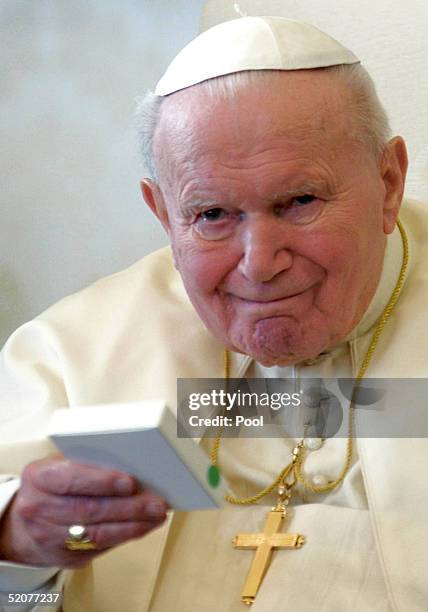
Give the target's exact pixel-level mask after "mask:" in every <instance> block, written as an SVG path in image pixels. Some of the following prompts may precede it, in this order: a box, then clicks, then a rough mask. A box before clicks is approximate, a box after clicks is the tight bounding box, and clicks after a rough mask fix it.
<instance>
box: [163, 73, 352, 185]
mask: <svg viewBox="0 0 428 612" xmlns="http://www.w3.org/2000/svg"><path fill="white" fill-rule="evenodd" d="M351 116H352V95H351V93H350V92H349V91H348V90H347V87H346V86H345V85H344V83H343V82H342V81H341V80H340V79H338V78H337V77H336V76H333V75H332V74H331V72H330V71H329V70H328V69H327V70H326V69H315V70H298V71H287V72H284V71H272V70H263V71H252V72H251V73H244V74H241V75H235V74H234V75H227V76H224V77H219V78H217V79H211V82H205V83H201V84H198V85H195V86H193V87H189V88H187V89H185V90H182V91H179V92H176V93H174V94H172V95H170V96H168V97H167V98H165V99H164V101H163V103H162V106H161V112H160V118H159V122H158V126H157V130H156V134H155V141H154V155H155V160H156V163H157V167H158V169H159V170H160V171H161V172H162V169H163V170H167V174H170V172H171V171H173V166H175V165H176V164H185V163H186V162H187V163H188V161H189V159H190V158H197V157H204V156H209V155H226V154H228V152H230V153H231V154H232V152H234V153H235V154H236V155H239V154H240V151H241V152H242V154H248V152H249V150H253V152H254V153H257V151H258V150H263V148H264V147H265V146H266V143H267V142H268V141H269V143H270V144H271V145H274V146H275V143H278V145H279V146H281V147H288V146H289V147H296V146H299V145H300V146H302V147H303V146H308V147H310V146H312V145H313V146H321V145H322V146H327V147H328V146H330V147H331V146H332V145H336V144H337V143H339V142H343V140H344V138H345V137H346V135H347V134H349V132H350V129H349V128H350V122H351V121H350V119H351Z"/></svg>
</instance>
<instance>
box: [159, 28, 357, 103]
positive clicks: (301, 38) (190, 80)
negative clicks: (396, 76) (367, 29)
mask: <svg viewBox="0 0 428 612" xmlns="http://www.w3.org/2000/svg"><path fill="white" fill-rule="evenodd" d="M358 62H359V60H358V58H357V57H356V56H355V55H354V54H353V53H352V52H351V51H349V49H346V48H345V47H344V46H343V45H341V44H340V43H338V42H337V41H336V40H335V39H334V38H332V37H331V36H329V35H328V34H325V33H324V32H321V30H318V28H316V27H315V26H312V25H310V24H308V23H303V22H302V21H295V20H294V19H285V18H284V17H242V18H240V19H232V20H231V21H226V22H224V23H220V24H218V25H216V26H214V27H212V28H210V29H209V30H206V31H205V32H203V33H202V34H200V35H199V36H197V37H196V38H195V39H194V40H192V41H191V42H190V43H189V44H188V45H186V47H184V49H182V50H181V51H180V52H179V53H178V55H176V57H175V58H174V59H173V60H172V62H171V63H170V65H169V66H168V68H167V70H166V72H165V74H164V75H163V76H162V78H161V79H160V81H159V83H158V84H157V86H156V89H155V94H156V95H158V96H166V95H168V94H171V93H173V92H174V91H178V90H180V89H184V88H185V87H190V86H191V85H196V83H200V82H201V81H205V80H207V79H212V78H213V77H217V76H221V75H224V74H231V73H232V72H241V71H242V70H301V69H304V68H325V67H326V66H336V65H338V64H355V63H358Z"/></svg>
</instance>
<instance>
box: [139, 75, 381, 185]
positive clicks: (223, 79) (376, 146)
mask: <svg viewBox="0 0 428 612" xmlns="http://www.w3.org/2000/svg"><path fill="white" fill-rule="evenodd" d="M321 70H325V71H329V72H330V73H331V74H332V75H333V76H336V77H337V78H339V79H340V80H342V82H343V83H344V84H345V86H347V87H348V88H349V89H350V91H351V94H352V100H353V109H352V111H351V112H352V118H353V124H354V130H353V134H352V135H353V137H354V138H355V139H356V140H358V141H359V142H361V143H362V144H363V145H364V146H367V148H368V149H369V150H370V151H371V152H372V153H373V154H374V155H375V156H376V157H380V156H381V155H382V153H383V151H384V148H385V145H386V143H387V142H388V140H389V139H390V138H391V128H390V125H389V120H388V117H387V114H386V112H385V109H384V108H383V106H382V104H381V102H380V100H379V98H378V95H377V92H376V88H375V85H374V83H373V80H372V78H371V77H370V75H369V73H368V72H367V70H366V69H365V68H364V67H363V66H362V65H361V64H341V65H339V66H330V67H327V68H321ZM272 72H275V73H278V72H281V71H278V70H275V71H272V70H246V71H242V72H236V73H233V74H227V75H223V76H220V77H215V78H213V79H209V80H207V81H203V82H202V83H198V84H197V85H193V86H192V88H194V87H199V88H202V89H204V91H205V92H206V93H207V95H209V96H210V97H214V98H221V99H230V98H231V97H233V96H234V95H236V94H237V92H239V91H240V90H241V89H243V88H245V87H248V86H249V85H254V84H255V85H258V86H259V87H260V86H262V87H263V86H266V87H268V86H269V84H268V83H267V80H268V79H269V78H271V74H272ZM192 88H190V89H192ZM170 95H171V96H173V95H174V94H170ZM166 97H169V96H166ZM164 100H165V97H164V96H157V95H155V94H154V93H152V92H150V91H149V92H147V93H146V94H145V95H144V96H143V97H141V98H139V99H138V100H137V108H136V113H135V117H136V126H137V135H138V143H139V149H140V153H141V156H142V159H143V164H144V166H145V170H146V171H148V173H149V175H150V177H151V178H153V179H154V180H157V179H158V175H157V171H156V164H155V160H154V155H153V141H154V137H155V132H156V127H157V125H158V122H159V117H160V110H161V106H162V103H163V101H164Z"/></svg>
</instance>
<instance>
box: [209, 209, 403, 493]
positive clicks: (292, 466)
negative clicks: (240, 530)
mask: <svg viewBox="0 0 428 612" xmlns="http://www.w3.org/2000/svg"><path fill="white" fill-rule="evenodd" d="M397 226H398V229H399V230H400V234H401V239H402V242H403V261H402V264H401V270H400V274H399V276H398V280H397V283H396V285H395V287H394V290H393V292H392V294H391V297H390V298H389V301H388V303H387V305H386V306H385V309H384V311H383V312H382V315H381V317H380V319H379V321H378V323H377V325H376V328H375V330H374V332H373V336H372V339H371V342H370V345H369V348H368V349H367V352H366V354H365V356H364V359H363V361H362V363H361V366H360V368H359V371H358V374H357V377H356V381H355V385H354V390H353V394H352V398H351V404H350V407H349V423H348V442H347V446H346V460H345V463H344V466H343V468H342V470H341V471H340V473H339V475H338V476H337V478H336V479H335V480H333V481H330V482H328V483H327V484H325V485H314V484H312V483H311V482H309V481H308V480H306V478H305V477H304V476H303V474H302V464H303V459H304V446H303V440H301V441H300V442H299V443H298V444H297V445H296V447H295V448H294V450H293V455H294V456H293V459H292V461H291V462H290V463H289V464H288V465H286V466H285V467H284V468H283V469H282V470H281V472H280V473H279V474H278V476H277V477H276V478H275V480H274V481H273V482H272V483H271V484H270V485H268V486H267V487H265V488H264V489H262V490H261V491H259V492H258V493H256V494H255V495H252V496H251V497H244V498H238V497H234V496H232V495H226V496H225V499H226V501H228V502H230V503H231V504H238V505H248V504H255V503H256V502H258V501H259V500H260V499H262V498H263V497H265V496H266V495H268V494H269V493H271V492H272V491H273V490H274V489H278V487H279V485H280V484H281V483H285V481H286V479H287V477H288V475H289V474H290V473H291V472H294V477H295V478H294V481H293V482H292V483H291V484H288V485H287V486H288V488H291V487H292V486H294V484H295V483H296V482H297V481H299V482H300V483H302V484H303V485H304V486H305V487H306V488H307V489H309V490H310V491H312V492H313V493H325V492H326V491H331V490H332V489H335V488H336V487H337V486H338V485H339V484H340V483H341V482H342V481H343V479H344V478H345V476H346V474H347V472H348V470H349V467H350V465H351V461H352V455H353V450H354V445H353V435H354V403H355V401H354V397H355V392H356V390H357V389H358V386H359V384H360V382H361V380H362V379H363V378H364V375H365V373H366V371H367V368H368V367H369V364H370V361H371V359H372V357H373V354H374V352H375V350H376V347H377V344H378V342H379V338H380V335H381V333H382V331H383V329H384V327H385V325H386V323H387V321H388V319H389V317H390V315H391V313H392V311H393V309H394V307H395V305H396V303H397V300H398V298H399V296H400V293H401V290H402V288H403V284H404V279H405V276H406V272H407V267H408V263H409V242H408V239H407V234H406V231H405V229H404V227H403V225H402V223H401V221H400V220H399V219H397ZM224 378H225V379H226V380H228V379H229V378H230V355H229V351H228V350H227V349H225V350H224ZM220 441H221V432H220V434H219V435H218V436H217V437H216V438H215V439H214V442H213V445H212V448H211V452H210V458H211V463H212V464H213V465H215V466H217V465H218V455H219V450H220Z"/></svg>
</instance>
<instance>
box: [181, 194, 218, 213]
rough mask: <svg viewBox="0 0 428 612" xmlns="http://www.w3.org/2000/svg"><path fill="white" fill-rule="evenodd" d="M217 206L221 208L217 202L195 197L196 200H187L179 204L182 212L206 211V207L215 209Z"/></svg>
mask: <svg viewBox="0 0 428 612" xmlns="http://www.w3.org/2000/svg"><path fill="white" fill-rule="evenodd" d="M217 206H221V204H219V202H218V200H214V199H212V198H202V197H196V198H190V199H189V200H185V201H184V202H181V203H180V209H181V210H182V211H183V212H186V211H189V210H192V211H193V210H202V209H206V208H207V207H208V208H210V207H217Z"/></svg>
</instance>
